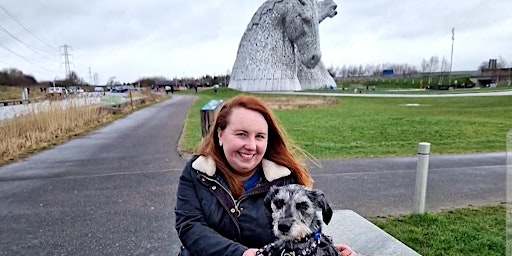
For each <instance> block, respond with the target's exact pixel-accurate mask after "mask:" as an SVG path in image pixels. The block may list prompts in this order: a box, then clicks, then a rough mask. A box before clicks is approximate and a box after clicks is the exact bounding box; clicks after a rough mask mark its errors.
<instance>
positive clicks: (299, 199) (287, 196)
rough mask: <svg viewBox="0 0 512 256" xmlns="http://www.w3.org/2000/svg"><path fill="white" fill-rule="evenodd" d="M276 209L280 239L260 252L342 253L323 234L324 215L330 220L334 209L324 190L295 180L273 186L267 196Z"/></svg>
mask: <svg viewBox="0 0 512 256" xmlns="http://www.w3.org/2000/svg"><path fill="white" fill-rule="evenodd" d="M264 204H265V207H266V208H267V209H268V210H269V211H270V212H271V213H272V231H273V233H274V235H275V236H276V237H277V239H278V240H277V241H275V242H273V243H270V244H268V245H266V246H264V247H263V248H260V249H259V250H258V251H257V253H256V255H263V256H274V255H279V256H299V255H302V256H304V255H318V256H319V255H333V256H338V255H340V254H339V252H338V250H337V249H336V248H335V247H334V245H333V244H332V240H331V238H330V237H327V236H326V235H324V234H322V220H320V219H319V217H318V215H317V211H318V210H321V211H322V219H323V221H324V222H325V224H328V223H329V221H330V220H331V218H332V214H333V212H332V209H331V207H330V206H329V204H328V202H327V200H326V198H325V195H324V193H323V192H322V191H320V190H316V189H307V188H306V187H304V186H302V185H297V184H291V185H286V186H282V187H276V186H273V187H271V188H270V191H269V192H268V193H267V195H266V197H265V199H264Z"/></svg>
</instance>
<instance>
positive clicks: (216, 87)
mask: <svg viewBox="0 0 512 256" xmlns="http://www.w3.org/2000/svg"><path fill="white" fill-rule="evenodd" d="M218 90H219V85H218V84H215V85H214V86H213V91H215V94H217V92H218Z"/></svg>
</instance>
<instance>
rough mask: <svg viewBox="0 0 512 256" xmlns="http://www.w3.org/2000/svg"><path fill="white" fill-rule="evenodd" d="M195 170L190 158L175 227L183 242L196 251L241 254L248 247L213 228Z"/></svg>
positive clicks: (195, 253)
mask: <svg viewBox="0 0 512 256" xmlns="http://www.w3.org/2000/svg"><path fill="white" fill-rule="evenodd" d="M195 175H196V172H195V170H194V169H193V168H192V161H189V162H188V163H187V165H186V166H185V169H184V170H183V173H182V175H181V177H180V180H179V184H178V191H177V198H176V208H175V214H176V231H177V233H178V237H179V238H180V240H181V243H182V244H183V246H184V247H185V248H186V249H187V250H188V251H189V252H191V253H192V254H194V255H204V256H209V255H212V256H213V255H234V256H241V255H242V254H243V253H244V251H245V250H247V249H248V248H247V247H245V246H243V245H241V244H239V243H236V242H234V241H232V240H230V239H228V238H225V237H223V236H221V235H220V234H219V233H218V232H217V231H215V230H214V229H212V228H210V227H209V226H208V225H207V223H206V221H205V219H204V215H203V211H202V209H201V205H200V200H199V198H198V194H197V190H196V185H197V184H198V183H197V181H196V178H195Z"/></svg>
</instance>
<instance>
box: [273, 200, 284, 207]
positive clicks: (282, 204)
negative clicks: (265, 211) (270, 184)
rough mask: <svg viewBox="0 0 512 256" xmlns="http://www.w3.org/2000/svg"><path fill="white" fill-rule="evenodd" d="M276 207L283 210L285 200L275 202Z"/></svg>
mask: <svg viewBox="0 0 512 256" xmlns="http://www.w3.org/2000/svg"><path fill="white" fill-rule="evenodd" d="M274 205H275V206H276V208H277V209H281V208H283V206H284V200H283V199H278V200H275V201H274Z"/></svg>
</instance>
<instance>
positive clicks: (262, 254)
mask: <svg viewBox="0 0 512 256" xmlns="http://www.w3.org/2000/svg"><path fill="white" fill-rule="evenodd" d="M321 236H322V235H321V233H320V232H319V231H315V232H314V233H311V234H310V235H308V236H305V237H303V238H301V239H300V240H295V241H293V243H298V244H303V246H300V247H298V248H294V249H291V248H286V244H287V243H286V242H281V243H280V242H279V241H278V242H275V243H270V244H267V245H265V246H264V247H263V248H260V249H258V251H256V256H272V255H295V256H309V255H316V251H317V249H318V245H319V244H320V237H321Z"/></svg>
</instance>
